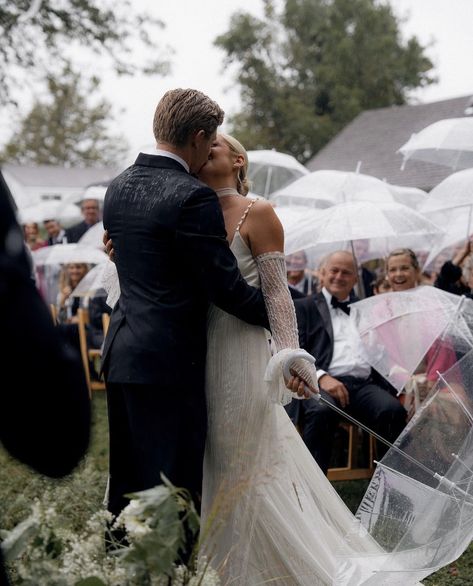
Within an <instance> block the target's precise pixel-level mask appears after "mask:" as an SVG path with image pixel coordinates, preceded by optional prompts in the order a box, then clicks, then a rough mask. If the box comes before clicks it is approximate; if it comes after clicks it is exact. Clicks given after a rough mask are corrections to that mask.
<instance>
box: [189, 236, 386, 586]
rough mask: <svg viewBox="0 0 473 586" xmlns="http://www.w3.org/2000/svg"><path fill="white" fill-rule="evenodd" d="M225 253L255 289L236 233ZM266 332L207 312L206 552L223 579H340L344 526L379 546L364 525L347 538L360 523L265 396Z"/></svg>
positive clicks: (312, 582)
mask: <svg viewBox="0 0 473 586" xmlns="http://www.w3.org/2000/svg"><path fill="white" fill-rule="evenodd" d="M231 250H232V251H233V253H234V255H235V256H236V258H237V260H238V265H239V268H240V271H241V273H242V275H243V276H244V278H245V279H246V281H247V282H248V283H249V284H250V285H253V286H255V287H259V285H260V276H259V273H258V266H257V263H256V261H255V259H254V258H253V257H252V254H251V251H250V250H249V248H248V246H247V245H246V243H245V241H244V240H243V238H242V236H241V235H240V232H239V230H238V229H237V231H236V232H235V236H234V238H233V241H232V244H231ZM268 338H269V333H268V332H267V331H266V330H264V329H263V328H260V327H256V326H252V325H248V324H247V323H245V322H243V321H241V320H239V319H237V318H236V317H233V316H231V315H229V314H227V313H225V312H223V311H222V310H220V309H218V308H217V307H212V308H211V310H210V313H209V320H208V352H207V383H206V394H207V403H208V417H209V427H208V435H207V444H206V453H205V462H204V485H203V495H202V528H201V532H202V536H201V539H202V544H203V545H202V551H203V552H204V554H205V555H206V556H207V558H208V559H209V560H210V564H211V565H212V566H213V567H214V568H215V569H217V570H218V571H219V572H220V575H221V576H222V584H224V585H227V584H228V585H230V584H231V585H239V586H256V585H259V584H266V583H270V584H271V585H276V586H282V585H284V586H292V585H294V586H296V585H298V586H299V585H301V586H316V585H319V584H320V585H322V584H323V585H327V584H337V583H338V582H337V581H336V573H337V568H338V569H339V568H340V563H341V559H340V558H338V555H341V556H342V558H343V556H344V554H346V555H349V553H350V552H349V551H348V545H347V543H346V541H345V539H344V538H345V535H346V534H347V533H348V532H350V533H351V536H350V539H351V543H352V545H354V546H355V550H356V552H357V554H360V552H366V553H369V552H371V553H375V552H378V553H379V552H380V550H379V548H378V547H377V545H376V544H375V543H374V542H373V541H372V540H371V539H370V538H369V536H367V534H366V532H365V531H363V529H362V528H360V531H359V533H360V537H359V540H358V538H357V537H356V536H355V538H354V537H353V528H354V525H356V524H357V521H356V520H355V518H354V516H353V515H352V513H351V512H350V511H349V510H348V508H347V507H346V506H345V504H344V503H343V501H342V500H341V498H340V497H339V496H338V494H337V492H336V491H335V489H334V488H333V487H332V485H331V484H330V482H329V481H328V480H327V478H326V477H325V475H324V474H323V473H322V472H321V470H320V468H319V467H318V466H317V464H316V463H315V461H314V459H313V458H312V456H311V454H310V452H309V451H308V450H307V448H306V446H305V445H304V443H303V441H302V439H301V438H300V436H299V434H298V432H297V430H296V428H295V427H294V425H293V424H292V422H291V420H290V419H289V417H288V415H287V414H286V411H285V409H284V407H283V406H282V405H281V404H277V403H276V402H274V401H273V400H272V399H271V396H270V392H268V390H269V389H268V385H267V383H265V382H264V377H265V371H266V367H267V364H268V361H269V360H270V358H271V354H270V346H269V343H268ZM357 533H358V531H357V530H355V534H357ZM354 539H355V541H356V543H354V541H353V540H354ZM341 583H342V582H340V584H341ZM352 583H353V584H354V582H352Z"/></svg>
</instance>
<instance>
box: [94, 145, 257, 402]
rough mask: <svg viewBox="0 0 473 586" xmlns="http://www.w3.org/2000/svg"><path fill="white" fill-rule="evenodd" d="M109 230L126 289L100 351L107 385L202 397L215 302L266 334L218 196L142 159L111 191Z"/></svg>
mask: <svg viewBox="0 0 473 586" xmlns="http://www.w3.org/2000/svg"><path fill="white" fill-rule="evenodd" d="M103 220H104V226H105V228H106V229H107V230H108V232H109V235H110V237H111V239H112V241H113V245H114V249H115V262H116V266H117V270H118V274H119V278H120V288H121V296H120V299H119V301H118V303H117V306H116V307H115V309H114V311H113V313H112V316H111V322H110V327H109V330H108V335H107V337H106V340H105V345H104V351H103V365H104V372H105V375H106V380H107V381H108V382H112V383H137V384H159V385H162V386H164V387H169V386H172V387H180V388H182V387H189V386H190V387H193V388H194V389H196V390H197V389H198V391H197V392H199V391H200V390H201V389H202V388H203V386H204V374H205V358H206V317H207V310H208V306H209V303H210V302H213V303H215V304H216V305H218V306H219V307H220V308H222V309H223V310H225V311H227V312H229V313H232V314H234V315H236V316H237V317H239V318H241V319H243V320H245V321H247V322H249V323H252V324H256V325H263V326H265V327H268V323H267V317H266V311H265V307H264V301H263V297H262V295H261V292H260V291H259V290H257V289H254V288H252V287H250V286H248V285H247V283H246V282H245V281H244V279H243V277H242V276H241V274H240V272H239V270H238V268H237V263H236V259H235V257H234V256H233V254H232V253H231V251H230V248H229V246H228V243H227V240H226V232H225V226H224V221H223V215H222V212H221V209H220V205H219V202H218V198H217V196H216V194H215V192H214V191H213V190H211V189H210V188H209V187H207V186H206V185H204V184H203V183H201V182H200V181H198V180H197V179H195V178H194V177H192V176H191V175H189V174H188V173H187V172H186V171H185V169H184V168H183V166H182V165H181V164H180V163H179V162H177V161H175V160H173V159H171V158H169V157H161V156H156V155H146V154H143V153H140V154H139V156H138V158H137V160H136V163H135V164H134V165H132V166H131V167H129V168H128V169H126V170H125V171H124V172H123V173H122V174H121V175H119V176H118V177H117V178H116V179H114V180H113V181H112V183H111V184H110V186H109V188H108V190H107V194H106V197H105V204H104V215H103Z"/></svg>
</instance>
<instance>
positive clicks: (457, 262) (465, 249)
mask: <svg viewBox="0 0 473 586" xmlns="http://www.w3.org/2000/svg"><path fill="white" fill-rule="evenodd" d="M471 252H472V242H471V241H470V240H468V242H467V243H466V244H465V246H462V247H461V248H460V250H459V251H458V252H457V254H456V255H455V256H454V257H453V259H452V260H447V261H446V262H445V263H444V264H443V265H442V268H441V269H440V273H439V275H438V277H437V279H436V281H435V286H436V287H438V288H439V289H443V290H444V291H448V292H449V293H454V294H456V295H466V296H467V297H473V295H472V291H473V274H472V270H471V264H472V260H471V258H472V257H471Z"/></svg>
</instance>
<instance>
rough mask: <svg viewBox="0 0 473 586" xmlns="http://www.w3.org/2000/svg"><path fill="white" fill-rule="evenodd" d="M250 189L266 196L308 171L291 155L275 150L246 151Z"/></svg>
mask: <svg viewBox="0 0 473 586" xmlns="http://www.w3.org/2000/svg"><path fill="white" fill-rule="evenodd" d="M247 154H248V161H249V166H248V178H249V180H250V182H251V190H252V191H253V192H254V193H256V194H257V195H262V196H264V197H267V196H268V195H269V194H270V193H272V192H273V191H276V190H277V189H279V188H281V187H283V186H284V185H287V184H289V183H291V182H292V181H295V180H296V179H297V178H299V177H301V176H302V175H305V174H307V173H308V172H309V171H308V170H307V169H306V168H305V167H304V165H301V164H300V163H299V161H298V160H297V159H295V158H294V157H293V156H291V155H287V154H285V153H280V152H278V151H275V150H258V151H248V153H247Z"/></svg>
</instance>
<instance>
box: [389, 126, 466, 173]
mask: <svg viewBox="0 0 473 586" xmlns="http://www.w3.org/2000/svg"><path fill="white" fill-rule="evenodd" d="M398 152H400V153H401V154H402V155H403V156H404V162H403V167H404V165H405V164H406V162H407V161H408V160H409V159H417V160H419V161H426V162H428V163H437V164H438V165H446V166H447V167H451V168H452V169H467V168H468V167H473V119H472V118H468V117H465V118H446V119H445V120H439V121H438V122H434V124H430V125H429V126H426V127H425V128H424V129H423V130H421V131H420V132H418V133H416V134H413V135H412V136H411V138H410V139H409V140H408V141H407V142H406V143H405V144H403V145H402V146H401V148H400V149H399V151H398Z"/></svg>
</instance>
